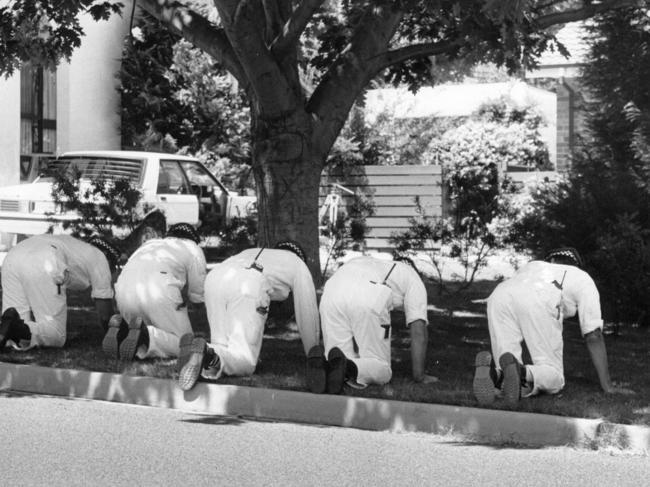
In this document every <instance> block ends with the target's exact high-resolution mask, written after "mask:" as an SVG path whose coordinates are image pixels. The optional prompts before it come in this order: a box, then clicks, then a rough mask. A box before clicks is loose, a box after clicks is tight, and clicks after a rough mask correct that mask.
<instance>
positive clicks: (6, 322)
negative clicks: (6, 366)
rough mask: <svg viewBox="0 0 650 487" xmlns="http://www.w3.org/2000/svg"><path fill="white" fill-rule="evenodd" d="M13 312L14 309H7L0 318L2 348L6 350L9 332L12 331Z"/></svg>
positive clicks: (0, 345) (0, 342) (0, 344)
mask: <svg viewBox="0 0 650 487" xmlns="http://www.w3.org/2000/svg"><path fill="white" fill-rule="evenodd" d="M11 310H14V311H15V309H14V308H7V309H6V310H5V312H4V313H2V316H1V317H0V348H4V347H5V345H6V344H7V340H9V337H8V336H7V335H9V331H10V330H11V325H12V324H13V321H14V318H13V317H12V316H11V315H12V313H11ZM16 314H18V313H16Z"/></svg>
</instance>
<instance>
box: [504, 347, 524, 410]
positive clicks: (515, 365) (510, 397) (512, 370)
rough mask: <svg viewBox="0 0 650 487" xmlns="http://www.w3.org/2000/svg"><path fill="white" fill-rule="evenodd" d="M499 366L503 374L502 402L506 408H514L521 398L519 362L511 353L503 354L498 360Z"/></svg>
mask: <svg viewBox="0 0 650 487" xmlns="http://www.w3.org/2000/svg"><path fill="white" fill-rule="evenodd" d="M499 366H500V367H501V371H502V372H503V382H502V383H501V390H502V391H503V400H504V402H505V404H506V406H508V407H510V408H514V407H516V406H517V404H519V398H520V397H521V376H520V375H519V362H517V359H516V358H515V356H514V355H513V354H511V353H504V354H503V355H501V357H500V358H499Z"/></svg>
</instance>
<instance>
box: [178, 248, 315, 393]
mask: <svg viewBox="0 0 650 487" xmlns="http://www.w3.org/2000/svg"><path fill="white" fill-rule="evenodd" d="M289 293H293V304H294V309H295V313H296V324H297V325H298V331H299V333H300V338H301V340H302V344H303V347H304V350H305V354H307V355H308V356H309V354H310V353H312V355H313V354H314V353H316V351H318V350H319V349H320V353H318V355H319V356H320V357H321V358H322V347H321V346H320V345H319V340H320V328H319V321H318V306H317V301H316V290H315V288H314V282H313V279H312V277H311V274H310V272H309V268H308V267H307V265H306V264H305V254H304V252H303V250H302V249H301V248H300V247H299V246H298V245H297V244H296V243H294V242H290V241H287V242H281V243H279V244H277V245H276V248H274V249H267V248H251V249H246V250H244V251H243V252H240V253H239V254H237V255H234V256H232V257H230V258H228V259H226V260H225V261H223V262H222V263H220V264H218V265H216V266H215V267H214V268H213V269H212V270H211V271H210V272H209V273H208V276H207V278H206V280H205V306H206V312H207V315H208V322H209V324H210V343H207V342H206V340H205V339H204V338H203V337H200V336H196V337H195V336H194V335H192V334H188V335H186V336H184V337H183V338H182V339H181V357H179V360H178V365H179V378H178V384H179V387H180V388H181V389H183V390H189V389H191V388H192V387H194V384H195V383H196V381H197V380H198V378H199V376H203V378H205V379H210V380H217V379H219V378H220V377H221V376H222V375H230V376H248V375H251V374H253V372H254V371H255V367H256V366H257V362H258V359H259V355H260V350H261V347H262V337H263V335H264V325H265V323H266V319H267V314H268V310H269V305H270V302H271V301H284V300H285V299H287V298H288V296H289ZM314 372H315V374H314V375H311V376H310V375H309V371H308V377H307V382H308V387H309V388H310V389H312V390H322V389H324V386H325V385H324V381H325V376H324V370H322V369H321V370H315V371H314ZM319 374H321V375H319Z"/></svg>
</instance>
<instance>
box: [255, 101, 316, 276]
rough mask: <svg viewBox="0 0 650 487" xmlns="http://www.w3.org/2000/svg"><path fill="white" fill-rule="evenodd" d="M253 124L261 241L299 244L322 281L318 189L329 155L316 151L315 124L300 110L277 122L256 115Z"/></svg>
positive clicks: (310, 267) (310, 266)
mask: <svg viewBox="0 0 650 487" xmlns="http://www.w3.org/2000/svg"><path fill="white" fill-rule="evenodd" d="M252 126H253V132H252V135H253V141H252V142H253V174H254V176H255V184H256V191H257V198H258V205H257V207H258V211H259V236H258V243H259V245H260V246H265V247H274V246H275V245H276V244H277V243H278V242H280V241H282V240H294V241H296V242H297V243H298V244H300V246H301V247H302V248H303V250H304V251H305V254H306V255H307V265H308V266H309V269H310V271H311V273H312V276H314V280H315V282H317V283H319V282H320V279H321V270H320V258H319V251H318V249H319V246H318V223H317V222H318V191H319V185H320V175H321V171H322V168H323V160H324V158H325V155H323V154H315V153H314V148H313V144H312V142H311V140H312V134H313V130H314V128H313V124H312V122H311V120H310V119H309V117H308V116H306V114H305V113H304V112H302V111H301V110H296V112H294V113H292V114H289V115H287V116H285V117H282V118H278V119H273V120H268V119H263V118H262V117H260V116H259V115H258V116H256V115H253V116H252Z"/></svg>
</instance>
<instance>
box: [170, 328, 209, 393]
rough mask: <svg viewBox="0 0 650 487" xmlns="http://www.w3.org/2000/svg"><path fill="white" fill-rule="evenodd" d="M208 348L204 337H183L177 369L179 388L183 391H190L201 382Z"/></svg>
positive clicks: (187, 334) (189, 334)
mask: <svg viewBox="0 0 650 487" xmlns="http://www.w3.org/2000/svg"><path fill="white" fill-rule="evenodd" d="M207 348H208V346H207V343H206V341H205V338H203V337H195V336H194V335H192V334H191V333H186V334H185V335H183V336H182V337H181V344H180V353H179V355H178V362H177V367H178V387H180V388H181V389H182V390H184V391H189V390H190V389H192V387H194V385H195V384H196V381H197V380H199V376H200V375H201V371H202V370H203V365H204V364H203V361H204V360H203V359H204V357H205V353H206V351H207Z"/></svg>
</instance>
